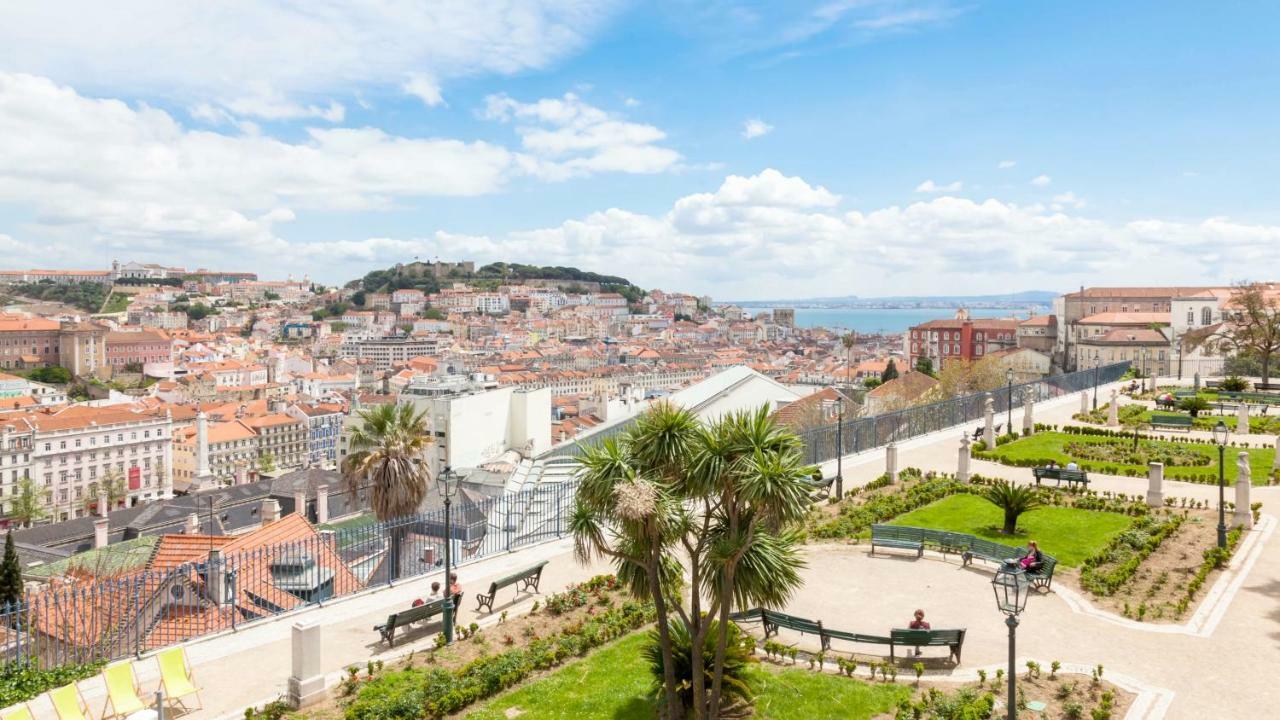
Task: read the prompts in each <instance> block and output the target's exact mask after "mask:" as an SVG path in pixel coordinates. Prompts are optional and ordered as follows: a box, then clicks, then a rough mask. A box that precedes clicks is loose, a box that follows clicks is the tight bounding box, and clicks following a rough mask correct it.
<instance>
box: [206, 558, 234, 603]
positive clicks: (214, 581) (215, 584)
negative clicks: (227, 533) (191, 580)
mask: <svg viewBox="0 0 1280 720" xmlns="http://www.w3.org/2000/svg"><path fill="white" fill-rule="evenodd" d="M206 575H207V577H208V578H209V579H208V581H207V587H208V590H207V591H206V592H208V593H209V601H210V602H212V603H214V604H215V605H226V604H227V602H228V598H227V592H228V591H229V590H230V589H231V588H230V587H229V586H228V584H227V569H226V564H225V563H224V562H223V560H222V551H221V550H218V549H214V550H210V551H209V567H208V568H207V569H206Z"/></svg>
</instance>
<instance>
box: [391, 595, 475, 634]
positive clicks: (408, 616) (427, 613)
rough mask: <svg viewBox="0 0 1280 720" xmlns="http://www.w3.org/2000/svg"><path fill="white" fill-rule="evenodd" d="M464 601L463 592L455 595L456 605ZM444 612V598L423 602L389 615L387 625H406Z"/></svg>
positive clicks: (454, 602)
mask: <svg viewBox="0 0 1280 720" xmlns="http://www.w3.org/2000/svg"><path fill="white" fill-rule="evenodd" d="M461 601H462V594H461V593H459V594H458V595H455V596H454V601H453V604H454V606H455V607H457V606H458V604H459V603H460V602H461ZM442 612H444V598H440V599H439V600H432V601H431V602H429V603H423V604H422V605H419V606H417V607H411V608H409V609H408V610H401V611H399V612H394V613H391V614H390V615H388V616H387V625H389V626H391V625H404V624H405V623H411V622H418V621H419V620H425V619H427V618H429V617H431V616H432V615H439V614H440V613H442Z"/></svg>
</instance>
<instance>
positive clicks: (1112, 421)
mask: <svg viewBox="0 0 1280 720" xmlns="http://www.w3.org/2000/svg"><path fill="white" fill-rule="evenodd" d="M1119 424H1120V391H1119V390H1116V389H1115V388H1111V405H1110V407H1108V408H1107V425H1109V426H1111V427H1116V426H1117V425H1119Z"/></svg>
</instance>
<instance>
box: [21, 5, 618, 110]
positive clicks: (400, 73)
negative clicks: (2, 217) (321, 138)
mask: <svg viewBox="0 0 1280 720" xmlns="http://www.w3.org/2000/svg"><path fill="white" fill-rule="evenodd" d="M618 7H619V3H618V2H616V1H615V0H527V1H525V2H519V3H512V2H510V1H509V0H433V2H411V1H406V0H393V1H391V2H383V1H380V0H311V1H310V2H306V3H298V2H294V1H293V0H222V1H221V2H217V3H188V2H172V0H120V2H115V3H102V2H93V1H91V0H42V1H41V2H30V3H14V4H11V6H9V7H6V8H5V13H4V22H3V23H0V68H3V69H5V70H10V71H17V72H27V73H32V74H37V75H42V76H46V77H52V78H55V79H57V80H58V81H59V82H65V83H69V84H71V85H73V86H75V87H78V88H81V89H83V90H86V91H88V92H92V93H111V94H114V95H126V96H131V97H144V96H145V97H151V96H160V97H164V98H167V99H171V100H175V101H178V102H180V103H183V104H186V105H191V106H194V105H197V104H199V103H202V102H212V103H215V104H219V105H224V106H228V107H230V105H231V104H232V103H237V102H238V103H240V104H241V105H246V106H248V107H252V108H257V109H262V107H261V105H260V104H258V103H256V102H255V101H252V100H245V88H252V89H253V92H251V93H249V95H250V96H252V97H257V96H264V95H265V96H266V97H277V98H279V99H281V102H278V103H273V104H272V105H270V106H269V107H268V109H269V110H270V111H271V112H277V113H278V112H282V108H288V109H289V111H290V112H295V113H296V112H298V111H299V109H302V110H305V109H307V108H315V109H318V110H321V111H322V112H328V111H329V108H330V102H329V99H330V98H332V97H334V96H345V95H348V94H350V93H353V92H355V91H357V90H360V89H362V88H369V87H381V88H385V89H387V90H395V89H398V88H399V87H400V85H401V83H403V82H404V79H405V77H407V76H409V75H410V74H413V73H422V74H425V75H427V76H429V77H432V78H435V79H437V80H438V81H442V80H448V79H450V78H455V77H460V76H469V75H475V74H501V75H511V74H515V73H518V72H522V71H525V70H529V69H537V68H543V67H547V66H548V65H549V64H551V63H552V62H554V61H556V60H558V59H560V58H562V57H565V56H567V55H568V54H571V53H573V52H575V51H577V50H578V49H579V48H581V47H582V46H584V45H585V44H586V42H587V41H588V40H589V38H590V37H591V36H592V35H593V34H594V33H595V31H596V30H597V29H598V28H599V27H600V26H601V25H602V24H603V23H604V22H605V21H606V20H608V19H609V18H610V17H612V16H613V15H614V14H615V12H616V10H617V8H618ZM330 115H332V113H330ZM262 117H267V116H265V115H264V116H262ZM291 117H301V115H296V114H295V115H291Z"/></svg>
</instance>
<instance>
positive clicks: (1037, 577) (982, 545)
mask: <svg viewBox="0 0 1280 720" xmlns="http://www.w3.org/2000/svg"><path fill="white" fill-rule="evenodd" d="M1026 554H1027V549H1026V548H1024V547H1011V546H1009V545H1004V544H1002V543H998V542H992V541H990V540H984V539H983V538H979V537H975V538H974V539H973V544H972V545H971V546H970V548H969V551H968V552H966V553H965V554H964V564H965V565H966V566H968V565H969V563H971V562H973V561H974V560H986V561H987V562H993V563H996V564H997V565H1002V564H1004V563H1005V562H1006V561H1009V560H1017V559H1018V558H1020V557H1023V556H1025V555H1026ZM1040 554H1041V555H1042V556H1043V557H1044V563H1043V564H1042V565H1041V567H1040V569H1039V570H1037V571H1035V572H1028V573H1027V577H1028V578H1029V579H1030V580H1031V585H1032V586H1033V587H1036V588H1044V589H1046V590H1048V589H1049V588H1050V587H1051V586H1052V585H1053V570H1054V568H1056V567H1057V566H1058V559H1057V558H1055V557H1053V556H1052V555H1049V554H1047V553H1045V552H1043V551H1042V552H1041V553H1040Z"/></svg>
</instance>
